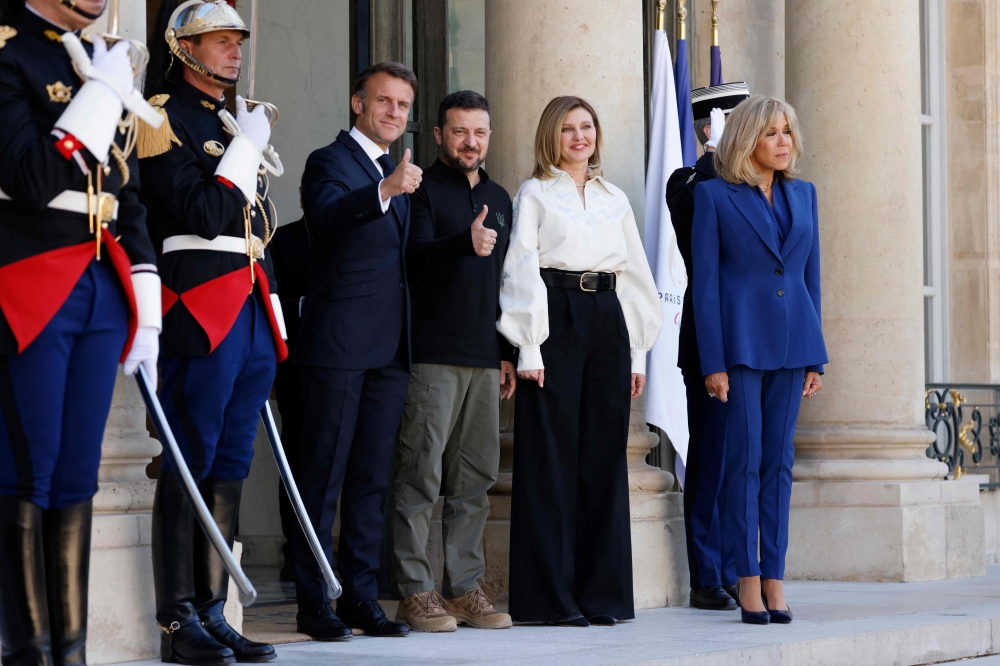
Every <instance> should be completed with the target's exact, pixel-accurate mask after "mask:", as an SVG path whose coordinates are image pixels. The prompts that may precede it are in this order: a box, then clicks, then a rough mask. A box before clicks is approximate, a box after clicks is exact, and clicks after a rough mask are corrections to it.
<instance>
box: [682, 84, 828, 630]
mask: <svg viewBox="0 0 1000 666" xmlns="http://www.w3.org/2000/svg"><path fill="white" fill-rule="evenodd" d="M801 148H802V143H801V139H800V134H799V126H798V121H797V120H796V117H795V111H794V109H792V107H791V106H789V105H788V104H786V103H785V102H783V101H781V100H778V99H774V98H770V97H752V98H750V99H749V100H747V101H745V102H743V103H742V104H740V105H739V106H737V107H736V108H735V109H734V110H733V111H732V113H731V114H730V116H729V119H728V120H727V122H726V132H725V134H724V135H723V137H722V141H721V142H720V144H719V146H718V149H717V151H716V153H715V168H716V171H717V172H718V174H719V176H720V177H719V178H716V179H714V180H709V181H705V182H703V183H701V184H700V185H698V187H697V188H696V189H695V206H694V225H693V231H692V239H691V246H692V260H693V263H694V289H693V292H692V297H693V299H694V302H693V305H694V314H695V324H696V329H697V335H698V349H699V352H700V354H701V367H702V372H704V373H705V387H706V389H707V390H708V394H709V396H710V397H713V398H717V399H719V400H721V401H722V402H724V403H726V420H727V436H726V454H725V457H726V471H725V478H726V493H725V495H726V507H725V511H726V525H727V528H728V529H727V535H726V538H728V539H732V540H734V542H735V544H734V548H733V552H734V553H735V555H736V569H737V573H738V574H739V576H740V581H739V595H738V596H739V602H740V606H741V608H742V613H743V621H744V622H747V623H751V624H767V623H768V622H782V623H787V622H791V621H792V614H791V611H789V610H788V605H787V604H786V603H785V595H784V590H783V588H782V583H781V581H782V578H783V577H784V569H785V551H786V550H787V548H788V513H789V503H790V500H791V493H792V461H793V458H794V455H795V451H794V448H793V446H792V439H793V437H794V435H795V419H796V417H797V416H798V412H799V405H800V403H801V401H802V398H803V397H806V398H811V397H813V396H814V395H815V394H816V392H817V391H819V390H820V388H821V387H822V382H821V381H820V375H821V374H822V372H823V364H825V363H827V355H826V346H825V344H824V342H823V330H822V324H821V317H820V268H819V220H818V217H817V209H816V188H815V187H814V186H813V185H812V183H808V182H806V181H802V180H795V179H794V175H795V166H796V162H797V160H798V157H799V155H800V154H801ZM758 532H759V534H760V550H759V552H760V561H759V562H758V561H757V553H758Z"/></svg>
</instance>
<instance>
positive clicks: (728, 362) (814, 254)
mask: <svg viewBox="0 0 1000 666" xmlns="http://www.w3.org/2000/svg"><path fill="white" fill-rule="evenodd" d="M785 192H786V195H787V199H788V208H789V210H790V211H791V214H792V226H791V229H790V230H789V232H788V234H787V237H786V238H785V242H784V244H783V245H782V246H781V247H780V248H779V247H778V241H777V239H776V238H775V235H774V233H773V232H772V231H771V227H770V225H769V223H768V218H767V213H766V212H765V211H764V210H762V209H761V205H760V203H759V202H758V201H757V200H756V199H755V197H756V196H757V195H756V194H755V193H754V192H753V190H752V189H751V187H750V186H749V185H746V184H742V185H733V184H732V183H728V182H726V181H725V180H723V179H721V178H716V179H714V180H709V181H706V182H704V183H701V184H699V185H698V186H697V187H696V188H695V193H694V224H693V229H692V237H691V253H692V259H693V261H694V291H693V294H692V296H693V300H694V317H695V324H696V329H697V334H698V350H699V354H700V356H701V371H702V374H703V375H705V376H707V375H710V374H712V373H714V372H726V371H728V370H729V368H732V367H734V366H737V365H745V366H747V367H749V368H752V369H754V370H777V369H779V368H806V369H807V370H811V371H816V372H822V371H823V364H824V363H827V362H828V359H827V355H826V345H825V344H824V342H823V329H822V323H821V322H822V319H821V310H820V270H819V216H818V214H817V208H816V188H815V187H814V186H813V184H812V183H808V182H806V181H803V180H795V181H785Z"/></svg>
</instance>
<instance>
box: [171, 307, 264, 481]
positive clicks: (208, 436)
mask: <svg viewBox="0 0 1000 666" xmlns="http://www.w3.org/2000/svg"><path fill="white" fill-rule="evenodd" d="M275 366H276V360H275V352H274V337H273V334H272V333H271V327H270V324H269V323H268V319H267V311H266V310H265V309H264V306H263V303H262V302H261V300H260V296H259V295H257V294H256V293H255V294H254V295H253V296H251V297H249V298H247V301H246V303H245V304H244V305H243V309H242V310H241V311H240V314H239V317H237V318H236V323H235V324H233V328H232V329H231V330H230V331H229V334H228V335H227V336H226V338H225V340H223V341H222V342H221V343H220V344H219V346H218V347H216V348H215V351H213V352H212V353H211V354H209V355H208V356H198V357H181V358H167V359H160V374H161V376H162V377H163V384H162V386H161V387H160V401H161V402H162V403H163V412H164V414H166V416H167V421H168V422H169V424H170V428H171V429H172V430H173V431H174V437H176V438H177V444H178V446H180V449H181V453H183V454H184V461H185V462H187V464H188V466H189V467H190V468H191V475H192V476H194V478H195V479H196V480H197V481H201V480H202V479H204V478H207V477H211V478H213V479H222V480H241V479H245V478H247V476H248V475H249V474H250V462H251V461H252V460H253V441H254V439H255V438H256V436H257V422H258V421H259V420H260V410H261V408H262V407H263V406H264V402H265V401H266V400H267V398H268V396H269V395H270V394H271V386H272V385H273V384H274V372H275ZM163 469H164V470H167V471H176V470H175V469H174V467H173V465H172V464H171V461H170V457H169V456H164V457H163Z"/></svg>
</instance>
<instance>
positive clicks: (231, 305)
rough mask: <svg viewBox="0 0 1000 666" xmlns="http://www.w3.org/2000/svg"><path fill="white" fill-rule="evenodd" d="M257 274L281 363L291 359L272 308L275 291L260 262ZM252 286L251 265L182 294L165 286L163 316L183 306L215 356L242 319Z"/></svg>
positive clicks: (255, 265) (257, 283)
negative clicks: (195, 322) (272, 289)
mask: <svg viewBox="0 0 1000 666" xmlns="http://www.w3.org/2000/svg"><path fill="white" fill-rule="evenodd" d="M254 274H255V275H256V277H257V281H256V285H257V286H258V287H259V289H260V295H261V300H263V301H264V309H265V310H266V311H267V318H268V322H269V323H270V325H271V333H272V335H273V336H274V351H275V354H276V355H277V359H278V362H279V363H280V362H282V361H284V360H285V359H286V358H288V346H287V345H286V344H285V341H284V340H282V339H281V329H280V328H278V318H277V316H276V315H275V314H274V308H273V307H272V305H271V289H270V286H269V285H268V282H267V274H266V273H265V272H264V269H263V268H261V266H260V264H257V263H255V264H254ZM250 287H251V282H250V266H246V267H245V268H240V269H238V270H235V271H233V272H231V273H227V274H226V275H222V276H220V277H217V278H215V279H214V280H209V281H208V282H204V283H202V284H200V285H198V286H197V287H194V288H193V289H188V290H187V291H185V292H184V293H181V294H177V293H176V292H174V291H171V290H170V289H168V288H167V287H166V286H165V285H164V286H163V287H162V289H163V314H164V315H166V314H167V312H168V311H169V310H170V308H172V307H173V306H174V305H175V304H176V303H177V301H180V302H181V303H183V304H184V307H186V308H187V309H188V312H190V313H191V316H192V317H194V318H195V321H197V322H198V325H199V326H201V328H202V330H203V331H205V335H207V336H208V342H209V344H210V349H209V353H212V352H214V351H215V348H216V347H218V346H219V344H221V343H222V341H223V340H225V338H226V336H227V335H229V331H230V330H231V329H232V328H233V324H235V323H236V318H237V317H239V315H240V310H242V309H243V304H244V303H245V302H246V300H247V295H249V294H250V293H251V288H250Z"/></svg>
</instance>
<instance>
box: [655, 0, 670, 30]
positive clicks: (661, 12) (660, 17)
mask: <svg viewBox="0 0 1000 666" xmlns="http://www.w3.org/2000/svg"><path fill="white" fill-rule="evenodd" d="M656 29H657V30H664V31H666V29H667V0H659V2H657V3H656Z"/></svg>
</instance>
